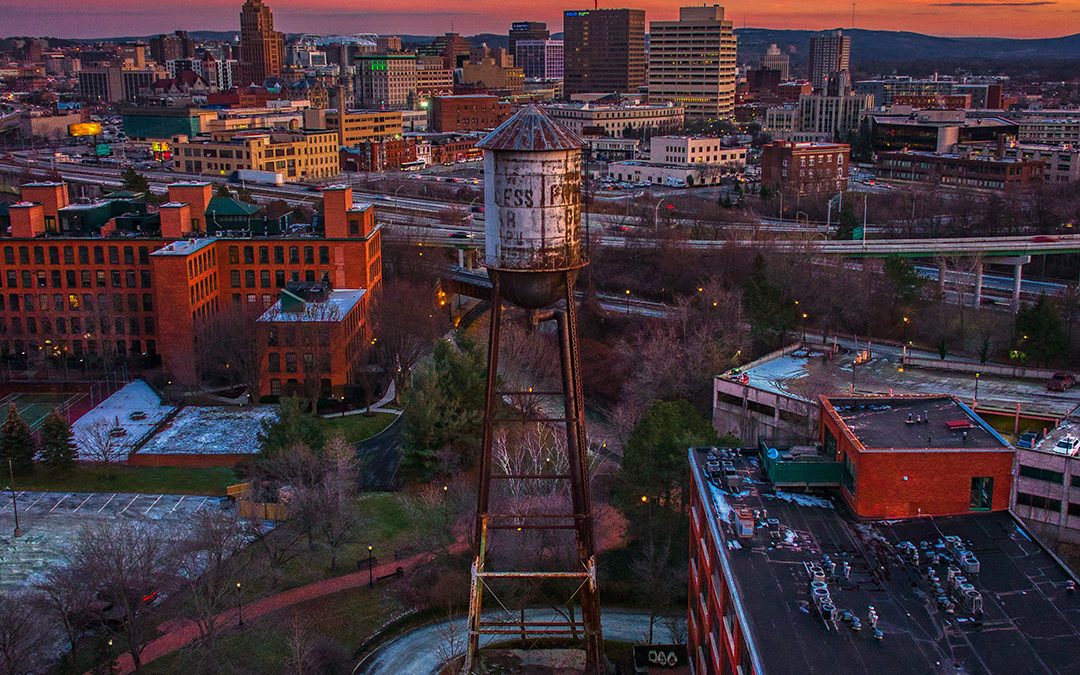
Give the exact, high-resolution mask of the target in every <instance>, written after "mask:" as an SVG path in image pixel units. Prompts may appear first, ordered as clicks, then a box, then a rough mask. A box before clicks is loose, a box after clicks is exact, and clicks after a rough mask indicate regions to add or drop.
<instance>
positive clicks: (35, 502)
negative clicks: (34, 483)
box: [26, 492, 49, 511]
mask: <svg viewBox="0 0 1080 675" xmlns="http://www.w3.org/2000/svg"><path fill="white" fill-rule="evenodd" d="M47 494H49V493H48V492H46V493H44V494H42V495H39V496H38V498H37V499H35V500H34V501H33V502H31V503H30V506H27V507H26V510H27V511H29V510H30V509H32V508H34V505H35V504H37V503H38V502H40V501H41V500H42V499H45V495H47Z"/></svg>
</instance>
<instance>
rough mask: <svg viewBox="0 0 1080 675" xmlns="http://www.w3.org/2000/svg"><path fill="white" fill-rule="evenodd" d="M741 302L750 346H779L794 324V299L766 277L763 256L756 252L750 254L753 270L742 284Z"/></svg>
mask: <svg viewBox="0 0 1080 675" xmlns="http://www.w3.org/2000/svg"><path fill="white" fill-rule="evenodd" d="M743 302H744V303H745V305H746V311H747V315H748V318H749V319H750V335H751V337H752V338H753V340H754V349H755V350H757V351H759V352H768V351H772V350H774V349H778V348H780V347H781V346H782V345H783V343H784V335H785V334H786V333H787V332H788V331H789V330H791V329H792V328H793V327H794V326H795V323H796V312H795V303H794V302H793V301H792V300H791V299H789V298H788V297H787V295H786V294H785V293H784V291H783V289H782V288H780V286H778V285H776V284H774V283H773V282H772V281H770V280H769V275H768V270H767V269H766V267H765V259H764V258H763V257H761V256H760V255H758V256H755V257H754V268H753V271H752V272H751V273H750V276H749V277H748V278H747V280H746V284H745V285H744V286H743Z"/></svg>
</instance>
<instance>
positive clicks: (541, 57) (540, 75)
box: [514, 40, 563, 80]
mask: <svg viewBox="0 0 1080 675" xmlns="http://www.w3.org/2000/svg"><path fill="white" fill-rule="evenodd" d="M515 48H516V49H517V51H516V52H515V53H514V64H515V65H516V66H517V67H518V68H521V69H522V70H523V71H524V72H525V77H527V78H537V79H541V80H561V79H562V78H563V42H562V40H518V41H517V45H516V47H515Z"/></svg>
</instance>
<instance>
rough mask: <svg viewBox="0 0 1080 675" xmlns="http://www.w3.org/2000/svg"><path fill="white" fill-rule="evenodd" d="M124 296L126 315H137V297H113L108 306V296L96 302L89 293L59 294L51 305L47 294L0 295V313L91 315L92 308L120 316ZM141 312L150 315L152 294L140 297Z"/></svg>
mask: <svg viewBox="0 0 1080 675" xmlns="http://www.w3.org/2000/svg"><path fill="white" fill-rule="evenodd" d="M125 296H126V297H127V311H129V312H137V311H139V294H138V293H126V294H125V293H113V294H112V303H111V305H110V303H109V296H108V295H106V294H104V293H99V294H98V295H97V297H96V299H95V296H93V295H91V294H90V293H83V294H82V296H79V295H78V294H76V293H68V294H66V295H64V294H62V293H53V294H52V296H51V299H52V302H51V303H50V301H49V300H50V295H49V294H48V293H40V294H38V295H34V294H33V293H24V294H23V295H19V294H18V293H9V294H8V295H7V296H4V295H3V294H2V293H0V312H3V311H8V310H10V311H12V312H34V311H42V312H48V311H53V312H79V311H84V312H92V311H94V309H95V307H96V308H97V309H98V310H99V311H102V312H105V311H108V310H110V309H111V310H112V311H114V312H122V311H124V298H125ZM50 308H51V309H50ZM142 311H144V312H152V311H154V295H153V294H152V293H143V294H142Z"/></svg>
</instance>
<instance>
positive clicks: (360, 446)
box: [355, 416, 404, 490]
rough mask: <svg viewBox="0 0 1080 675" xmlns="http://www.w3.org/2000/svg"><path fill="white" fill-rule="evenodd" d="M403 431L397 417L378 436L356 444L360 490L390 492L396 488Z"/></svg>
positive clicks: (400, 419) (399, 418)
mask: <svg viewBox="0 0 1080 675" xmlns="http://www.w3.org/2000/svg"><path fill="white" fill-rule="evenodd" d="M403 430H404V423H403V422H402V418H401V416H398V418H397V419H396V420H394V421H393V422H391V423H390V426H388V427H386V428H385V429H383V430H382V431H381V432H380V433H379V434H377V435H375V436H373V437H371V438H369V439H367V440H365V441H360V442H359V443H357V444H356V446H355V447H356V454H357V456H358V457H359V458H360V462H361V466H362V467H363V475H362V476H361V478H360V487H361V488H362V489H364V490H390V489H393V488H394V487H395V486H396V482H397V472H398V466H399V465H400V464H401V444H402V431H403Z"/></svg>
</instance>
